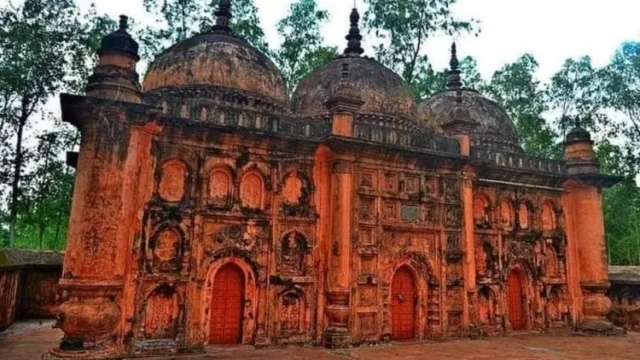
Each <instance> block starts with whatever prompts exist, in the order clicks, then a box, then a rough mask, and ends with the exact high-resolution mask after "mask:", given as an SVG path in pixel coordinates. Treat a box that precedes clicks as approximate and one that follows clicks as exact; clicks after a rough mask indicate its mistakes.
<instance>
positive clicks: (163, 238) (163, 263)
mask: <svg viewBox="0 0 640 360" xmlns="http://www.w3.org/2000/svg"><path fill="white" fill-rule="evenodd" d="M151 248H152V251H153V268H154V270H156V271H160V272H176V271H178V270H180V263H181V261H180V260H181V256H182V236H181V235H180V232H178V231H177V230H175V229H166V230H163V231H161V232H160V233H159V234H157V235H156V236H155V238H154V240H153V241H152V245H151Z"/></svg>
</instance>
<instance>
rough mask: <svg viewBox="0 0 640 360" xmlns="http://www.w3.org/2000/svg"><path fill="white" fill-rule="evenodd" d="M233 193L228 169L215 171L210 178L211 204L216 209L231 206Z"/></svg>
mask: <svg viewBox="0 0 640 360" xmlns="http://www.w3.org/2000/svg"><path fill="white" fill-rule="evenodd" d="M232 191H233V180H232V178H231V173H230V172H229V171H228V170H226V169H215V170H213V171H212V172H211V175H210V176H209V197H208V200H209V202H210V203H211V204H212V205H214V206H215V207H219V208H225V207H227V206H229V205H230V202H231V196H232Z"/></svg>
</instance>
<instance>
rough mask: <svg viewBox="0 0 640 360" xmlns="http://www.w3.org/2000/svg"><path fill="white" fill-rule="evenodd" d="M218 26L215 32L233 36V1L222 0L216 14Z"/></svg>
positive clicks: (214, 28)
mask: <svg viewBox="0 0 640 360" xmlns="http://www.w3.org/2000/svg"><path fill="white" fill-rule="evenodd" d="M215 15H216V24H215V25H214V26H213V32H216V33H222V34H231V32H232V31H231V18H232V17H233V15H232V14H231V0H220V3H219V4H218V10H217V11H216V12H215Z"/></svg>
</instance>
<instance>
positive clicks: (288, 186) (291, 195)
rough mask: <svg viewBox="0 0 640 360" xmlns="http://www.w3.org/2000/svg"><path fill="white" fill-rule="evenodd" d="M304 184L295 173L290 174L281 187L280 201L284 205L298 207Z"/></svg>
mask: <svg viewBox="0 0 640 360" xmlns="http://www.w3.org/2000/svg"><path fill="white" fill-rule="evenodd" d="M303 188H304V182H303V181H302V180H300V178H299V177H298V176H297V173H295V172H294V173H292V174H290V175H289V176H287V178H286V179H285V180H284V185H283V187H282V199H283V201H284V203H285V204H288V205H298V204H300V200H301V197H302V191H303Z"/></svg>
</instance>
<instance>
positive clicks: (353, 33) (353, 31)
mask: <svg viewBox="0 0 640 360" xmlns="http://www.w3.org/2000/svg"><path fill="white" fill-rule="evenodd" d="M350 19H351V28H350V29H349V35H347V37H346V39H347V40H349V42H348V43H347V48H346V49H345V51H344V54H345V55H351V56H360V55H362V53H363V52H364V49H363V48H362V44H361V42H360V41H361V40H362V35H360V27H359V22H360V13H358V8H356V7H355V3H354V7H353V10H351V16H350Z"/></svg>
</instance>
